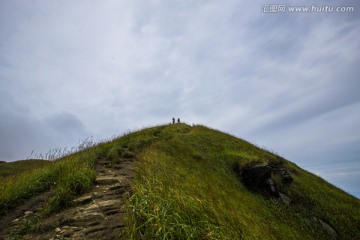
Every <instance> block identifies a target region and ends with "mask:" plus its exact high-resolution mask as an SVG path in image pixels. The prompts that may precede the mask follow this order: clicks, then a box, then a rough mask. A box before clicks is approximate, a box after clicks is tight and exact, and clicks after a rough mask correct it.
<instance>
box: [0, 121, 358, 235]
mask: <svg viewBox="0 0 360 240" xmlns="http://www.w3.org/2000/svg"><path fill="white" fill-rule="evenodd" d="M127 159H132V160H131V162H129V161H128V160H127ZM105 162H106V163H107V165H106V169H108V170H103V169H104V167H101V166H100V165H101V164H102V163H105ZM127 162H128V163H129V164H130V165H131V166H130V165H129V167H130V168H131V169H134V170H133V171H134V174H133V173H131V174H130V173H128V174H127V175H126V178H127V179H125V182H126V184H129V183H130V185H131V191H129V194H128V195H126V194H125V193H121V195H119V196H120V197H121V199H122V200H121V204H122V205H121V206H119V209H120V208H121V209H125V210H126V211H125V213H124V214H125V216H122V215H121V216H122V217H121V219H123V220H121V223H120V220H119V223H118V224H114V225H116V226H117V229H116V231H115V230H114V231H115V232H114V233H113V234H112V236H113V237H110V235H106V234H108V233H109V231H111V229H110V230H109V228H108V227H106V226H103V225H104V224H101V221H95V222H97V223H96V224H95V225H91V226H88V227H85V226H80V228H81V229H82V230H81V231H80V233H82V234H85V235H81V236H86V238H87V239H100V238H96V236H101V237H102V238H101V239H116V236H117V237H118V238H119V239H360V201H359V200H358V199H356V198H354V197H352V196H350V195H348V194H347V193H345V192H343V191H342V190H340V189H338V188H336V187H334V186H332V185H331V184H329V183H327V182H326V181H324V180H323V179H321V178H319V177H317V176H315V175H314V174H311V173H309V172H307V171H305V170H303V169H301V168H299V167H298V166H296V165H295V164H293V163H291V162H290V161H287V160H285V159H283V158H282V157H280V156H277V155H275V154H273V153H271V152H269V151H266V150H263V149H260V148H258V147H256V146H254V145H252V144H250V143H248V142H246V141H243V140H241V139H238V138H236V137H233V136H231V135H228V134H225V133H222V132H219V131H216V130H212V129H209V128H207V127H204V126H189V125H186V124H171V125H163V126H157V127H152V128H147V129H143V130H140V131H136V132H133V133H130V134H127V135H124V136H122V137H120V138H117V139H114V140H112V141H109V142H104V143H101V144H98V145H97V146H94V147H91V148H89V149H86V150H83V151H81V152H79V153H76V154H73V155H71V156H68V157H65V158H63V159H61V160H58V161H55V162H54V163H53V164H51V166H44V167H43V168H41V169H40V170H39V171H38V172H32V173H31V174H30V173H27V174H26V175H24V174H23V175H21V174H20V175H19V177H14V178H12V179H11V182H5V183H4V184H3V185H2V186H1V187H0V190H1V193H0V213H2V214H5V215H6V214H10V213H11V212H12V211H14V210H13V209H14V207H16V206H18V205H21V204H23V203H25V204H26V203H27V202H28V201H30V200H27V199H29V198H31V196H34V195H37V194H42V193H46V194H47V195H46V196H48V195H49V196H50V197H49V199H48V200H46V201H45V203H44V204H41V205H39V206H38V208H40V207H41V208H42V209H36V208H34V209H31V211H32V212H35V213H34V214H33V215H36V216H37V217H36V219H31V218H30V219H26V218H25V217H20V221H21V222H22V225H21V224H13V226H12V229H10V227H9V229H8V230H6V232H7V233H9V232H14V233H16V234H15V235H14V234H13V235H11V234H10V235H7V236H8V237H9V238H8V239H11V238H10V237H18V238H23V239H45V238H46V237H49V236H58V238H62V237H65V236H64V235H61V234H60V235H59V234H58V233H59V232H64V231H65V230H64V229H67V230H69V229H78V228H79V226H78V225H79V222H76V221H73V220H72V221H65V220H64V218H61V217H59V216H63V215H64V213H66V212H71V213H72V214H73V215H74V216H76V214H77V213H79V212H80V213H82V215H81V216H83V215H84V217H85V218H87V216H85V215H86V214H84V210H82V209H84V206H86V208H88V207H89V208H90V209H93V208H92V207H91V206H93V205H96V204H97V206H98V205H99V204H100V205H101V203H99V201H100V200H99V199H100V198H99V196H98V195H99V194H98V192H99V191H98V190H96V189H97V188H99V186H98V185H101V184H99V182H101V181H103V180H102V179H103V178H104V174H107V175H106V176H110V175H111V176H112V177H113V178H118V177H119V174H120V175H121V173H120V172H121V171H124V169H123V163H127ZM99 164H100V165H99ZM99 166H100V167H99ZM129 167H127V168H129ZM101 169H102V170H101ZM64 170H65V171H64ZM109 174H110V175H109ZM124 176H125V175H124ZM130 176H131V177H130ZM17 179H18V180H17ZM96 179H97V180H96ZM20 180H21V181H20ZM113 181H114V180H111V181H110V180H109V181H107V180H106V181H105V182H106V184H107V185H106V186H105V187H106V189H113V190H114V191H115V190H116V189H119V188H118V185H119V182H118V181H115V182H113ZM24 182H26V183H32V182H34V184H25V183H24ZM130 185H129V186H130ZM14 186H15V187H14ZM14 188H15V189H22V190H21V191H20V190H19V191H14ZM100 188H101V186H100ZM106 189H104V190H102V191H105V192H106V191H107V190H106ZM124 194H125V195H124ZM105 195H106V194H105ZM108 195H109V194H108ZM110 195H111V197H112V198H113V197H117V196H118V195H116V194H115V193H114V194H113V193H111V194H110ZM110 195H109V196H110ZM94 196H98V197H96V198H95V197H94ZM125 196H128V197H127V200H126V199H124V197H125ZM120 197H119V198H120ZM108 198H109V197H106V200H109V199H108ZM79 199H80V200H79ZM83 199H86V201H87V202H86V204H88V205H89V204H90V205H89V206H88V205H82V206H77V204H78V203H79V201H81V200H83ZM111 201H115V202H117V201H116V199H112V200H111ZM91 204H92V205H91ZM112 207H113V206H112ZM24 211H25V210H24ZM37 213H38V214H37ZM111 213H112V214H115V215H114V216H110V215H109V216H108V215H106V214H107V212H105V213H102V212H97V213H96V214H100V215H101V214H103V215H102V216H103V217H102V218H103V219H108V218H109V219H117V215H116V214H120V213H121V214H123V210H122V211H120V210H119V211H115V209H112V210H111ZM105 215H106V216H105ZM119 216H120V215H119ZM59 219H62V220H61V221H60V220H59ZM0 220H1V219H0ZM55 220H56V221H55ZM92 220H93V219H92ZM124 220H125V222H123V221H124ZM49 222H52V224H49ZM74 222H75V223H74ZM24 223H26V224H25V226H24ZM71 224H77V225H76V226H74V227H73V226H72V225H71ZM91 224H93V223H91ZM89 229H90V230H89ZM91 229H92V230H91ZM105 229H106V231H105ZM0 230H1V229H0ZM65 232H66V231H65ZM55 233H56V234H55ZM80 233H78V234H80ZM86 234H89V235H86ZM94 234H95V235H94ZM71 236H73V235H68V236H67V237H68V239H76V238H71ZM74 236H76V235H74ZM77 236H80V235H77ZM91 236H94V238H92V237H91ZM106 236H109V237H108V238H107V237H106ZM0 238H1V236H0Z"/></svg>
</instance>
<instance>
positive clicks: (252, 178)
mask: <svg viewBox="0 0 360 240" xmlns="http://www.w3.org/2000/svg"><path fill="white" fill-rule="evenodd" d="M271 175H272V172H271V167H270V166H269V165H268V164H259V165H255V166H253V167H247V168H245V169H243V170H242V172H241V178H242V181H243V183H244V184H245V186H247V187H248V188H250V189H252V190H261V189H262V190H264V189H267V186H268V183H267V180H268V179H270V178H271Z"/></svg>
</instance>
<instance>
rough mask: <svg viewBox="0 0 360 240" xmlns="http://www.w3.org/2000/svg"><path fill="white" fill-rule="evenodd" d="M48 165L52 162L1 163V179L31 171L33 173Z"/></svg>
mask: <svg viewBox="0 0 360 240" xmlns="http://www.w3.org/2000/svg"><path fill="white" fill-rule="evenodd" d="M47 164H50V162H49V161H47V160H41V159H29V160H20V161H16V162H1V161H0V179H2V178H5V177H9V176H12V175H14V174H19V173H22V172H26V171H29V170H30V171H33V170H34V169H37V168H42V167H44V166H46V165H47Z"/></svg>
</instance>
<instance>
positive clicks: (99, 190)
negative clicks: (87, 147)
mask: <svg viewBox="0 0 360 240" xmlns="http://www.w3.org/2000/svg"><path fill="white" fill-rule="evenodd" d="M134 160H135V156H134V155H129V156H127V158H123V159H121V161H119V163H117V164H113V163H111V162H110V161H108V160H106V159H99V160H98V161H97V163H96V165H95V169H96V173H97V179H96V183H95V185H94V187H93V189H92V190H91V191H90V192H88V193H86V194H84V195H82V196H80V197H79V198H77V199H75V205H74V206H73V207H71V208H68V209H66V210H64V211H61V212H59V213H57V214H54V215H53V216H51V217H50V218H48V219H42V220H40V222H39V223H38V227H39V228H40V229H41V231H39V232H41V233H34V234H26V235H24V236H22V238H21V239H31V240H35V239H50V240H55V239H74V240H75V239H77V240H79V239H96V240H101V239H106V240H108V239H121V236H122V229H123V227H124V222H125V219H124V217H125V204H126V201H127V200H128V198H129V196H130V191H131V189H130V183H131V179H132V176H133V161H134ZM30 210H31V211H29V210H28V211H25V212H24V215H23V216H21V217H19V218H17V219H15V220H14V221H13V223H12V225H13V226H11V227H9V228H7V229H6V230H7V231H4V232H3V233H2V234H0V239H6V240H7V239H11V238H10V237H9V236H10V235H9V234H10V232H11V231H13V230H14V229H16V228H19V225H20V224H19V223H21V222H22V223H24V221H26V220H27V219H29V220H31V218H32V217H33V218H34V217H35V216H36V211H37V210H38V209H30Z"/></svg>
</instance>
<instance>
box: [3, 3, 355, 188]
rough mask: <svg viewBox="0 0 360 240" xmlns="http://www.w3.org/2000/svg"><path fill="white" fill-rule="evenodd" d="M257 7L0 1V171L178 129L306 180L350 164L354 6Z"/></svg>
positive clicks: (352, 153) (352, 155)
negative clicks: (156, 127)
mask: <svg viewBox="0 0 360 240" xmlns="http://www.w3.org/2000/svg"><path fill="white" fill-rule="evenodd" d="M283 3H284V4H286V5H287V6H289V5H295V4H296V5H321V4H325V5H329V4H330V5H339V4H345V3H343V2H336V3H335V2H331V3H330V2H329V1H316V2H314V1H310V2H309V1H297V2H296V3H294V1H283ZM264 4H267V2H265V1H264V2H262V1H260V2H249V1H235V0H234V1H226V2H222V3H220V2H217V1H196V2H194V1H171V2H169V1H161V0H159V1H158V0H154V1H136V2H134V1H112V0H108V1H103V2H101V3H100V2H96V1H92V2H88V1H76V2H74V1H62V2H61V4H60V3H58V2H52V1H41V0H38V1H34V2H32V3H31V4H29V3H27V2H26V1H21V0H19V1H2V2H0V32H2V33H3V34H1V35H0V94H1V95H0V100H1V102H0V106H1V108H0V116H1V119H0V134H1V135H0V143H1V146H0V159H4V160H15V159H19V158H24V157H26V156H27V154H28V153H29V152H31V150H33V149H40V151H41V152H44V151H46V150H47V149H49V148H53V147H58V146H67V147H71V146H72V145H74V144H76V142H77V141H78V140H79V139H83V138H85V137H87V136H89V135H93V136H94V137H95V138H100V139H101V138H108V137H109V136H113V135H117V134H120V133H122V132H124V131H126V130H127V129H136V128H139V127H142V126H149V125H151V124H159V123H166V122H169V121H170V120H171V118H172V117H180V118H181V119H182V120H184V121H187V122H189V123H202V124H206V125H209V126H211V127H215V128H218V129H221V130H224V131H226V132H231V133H233V134H236V135H238V136H240V137H244V138H246V139H248V140H251V141H254V142H256V143H258V144H260V145H265V146H267V147H268V148H271V149H274V150H275V151H277V152H280V153H283V154H284V155H285V157H287V158H290V160H293V161H295V162H296V163H298V164H300V165H302V166H307V167H309V168H310V167H312V168H314V166H315V167H316V166H322V165H323V164H324V163H326V162H327V161H330V163H331V164H333V166H335V165H336V164H339V162H341V161H343V162H345V163H347V164H349V165H348V166H352V165H355V164H356V161H357V160H356V157H355V153H357V152H358V151H359V148H358V147H357V146H358V143H359V142H360V134H359V131H358V130H357V128H358V127H357V126H358V125H359V124H360V119H359V117H358V114H357V112H359V100H360V99H359V94H358V92H359V91H360V85H359V84H360V83H359V81H358V80H357V79H358V76H359V74H360V72H359V68H358V67H357V66H359V64H360V58H359V56H358V54H357V53H358V52H359V51H360V43H359V42H358V41H356V40H355V39H359V38H360V27H359V26H360V24H359V22H360V15H359V14H358V9H360V4H359V2H358V1H347V2H346V4H345V5H349V6H354V7H355V12H354V13H290V12H286V13H282V14H280V13H279V14H266V13H262V12H261V7H262V5H264ZM330 152H331V154H330ZM329 159H331V160H329ZM313 163H314V164H313ZM312 164H313V165H312ZM344 166H345V165H344ZM314 169H315V168H314ZM346 169H349V168H346ZM346 171H348V170H346ZM322 174H325V173H324V172H322ZM329 176H330V175H329ZM334 176H335V175H331V176H330V177H331V178H334V179H335V177H334ZM349 184H350V183H349ZM345 185H346V184H345ZM345 185H344V186H345ZM349 186H350V185H349ZM356 191H358V190H356ZM358 192H360V190H359V191H358Z"/></svg>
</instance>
